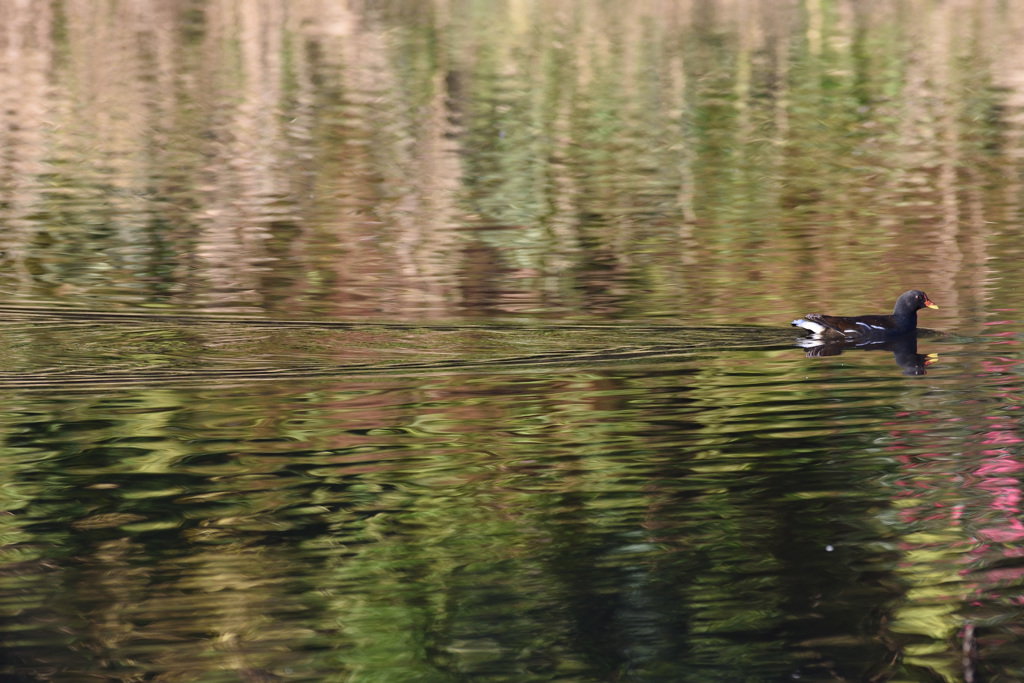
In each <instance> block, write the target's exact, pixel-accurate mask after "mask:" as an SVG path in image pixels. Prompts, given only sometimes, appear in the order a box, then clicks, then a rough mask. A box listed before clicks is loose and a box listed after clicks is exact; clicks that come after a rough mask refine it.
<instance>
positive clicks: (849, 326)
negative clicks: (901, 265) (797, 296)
mask: <svg viewBox="0 0 1024 683" xmlns="http://www.w3.org/2000/svg"><path fill="white" fill-rule="evenodd" d="M926 306H927V307H928V308H936V309H937V308H938V306H937V305H935V303H933V302H932V301H931V299H929V298H928V295H927V294H925V293H924V292H922V291H921V290H919V289H911V290H910V291H907V292H903V294H900V298H899V299H896V307H895V308H893V311H892V315H858V316H851V317H844V316H836V315H824V314H822V313H808V314H807V315H805V316H804V317H803V318H798V319H796V320H794V321H793V323H792V325H793V326H794V327H800V328H803V329H805V330H807V331H809V332H811V338H813V339H835V340H839V339H849V340H858V339H866V340H884V339H892V338H894V337H899V336H900V335H904V334H909V333H911V332H915V331H916V330H917V312H918V311H919V310H921V309H922V308H924V307H926Z"/></svg>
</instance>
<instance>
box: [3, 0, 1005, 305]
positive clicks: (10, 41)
mask: <svg viewBox="0 0 1024 683" xmlns="http://www.w3.org/2000/svg"><path fill="white" fill-rule="evenodd" d="M1011 5H1013V3H1011ZM0 13H2V17H0V18H2V19H3V21H4V26H5V27H6V31H5V33H4V34H3V36H2V38H0V39H2V41H3V44H2V49H3V55H4V57H3V62H4V63H3V68H2V69H0V79H2V80H0V85H2V86H3V87H2V91H3V92H4V93H6V96H5V97H4V99H5V107H4V108H3V111H2V112H0V117H2V118H3V119H4V120H3V121H2V123H3V124H4V125H3V133H0V135H2V136H3V140H2V142H3V145H4V148H5V149H6V150H7V154H6V155H5V158H4V159H3V160H2V161H0V179H2V185H0V193H2V198H3V207H2V209H0V218H2V219H3V221H4V224H5V226H7V229H6V230H5V232H4V234H3V235H2V237H0V240H2V247H3V249H4V250H6V252H7V254H8V260H9V263H10V272H9V273H7V274H6V280H5V282H4V283H3V284H4V285H5V286H7V287H8V288H11V289H12V290H14V291H15V292H16V293H18V294H19V295H20V296H24V297H34V298H39V297H58V298H60V297H76V296H81V295H85V296H87V297H88V298H102V299H104V300H110V299H112V298H113V299H118V298H120V299H121V300H124V301H128V302H130V303H137V302H138V301H139V299H138V298H135V299H133V297H139V296H140V294H139V293H140V291H142V292H145V291H147V286H148V285H147V284H146V283H151V282H154V281H157V282H158V283H159V284H160V286H161V289H160V292H161V294H160V299H159V300H160V302H161V303H165V304H170V305H177V306H186V307H199V308H214V309H218V310H224V309H229V310H246V311H254V310H266V309H270V310H275V311H279V312H288V313H296V314H297V313H300V312H302V311H303V310H313V311H319V312H323V311H325V310H328V311H333V312H334V313H336V314H338V315H360V314H362V315H379V314H391V315H395V316H403V317H415V316H451V315H460V314H465V313H466V312H468V311H472V310H481V311H491V312H499V313H509V312H526V313H543V312H545V311H551V312H554V313H561V312H566V311H569V312H575V311H593V312H595V313H598V314H604V313H622V312H623V311H625V310H632V309H627V308H626V307H625V305H624V304H623V303H622V302H623V301H624V300H636V301H638V302H639V303H637V304H636V305H635V309H636V310H639V311H643V312H646V313H648V314H649V313H656V314H668V313H675V314H676V315H679V314H684V315H685V314H686V313H689V312H693V313H696V314H701V313H706V312H709V311H717V310H721V309H722V308H723V307H728V306H729V304H730V303H731V302H735V301H737V300H738V299H739V300H742V301H743V302H744V304H745V305H744V310H745V311H747V315H746V319H747V320H750V321H751V322H769V321H771V322H777V320H778V319H779V318H778V316H779V315H781V313H782V312H783V311H785V312H786V313H787V315H791V314H792V313H793V312H792V311H790V310H789V309H791V308H792V307H793V306H794V305H797V304H795V303H794V302H795V301H799V302H802V301H803V300H805V298H806V297H805V295H804V293H805V290H806V283H807V281H808V278H813V279H814V281H815V283H816V287H817V290H818V291H817V293H816V295H815V297H814V298H815V300H816V301H817V302H818V303H819V305H822V306H829V305H836V302H839V301H848V302H849V303H850V304H851V305H853V304H858V305H863V306H866V305H872V306H876V305H878V304H877V302H878V299H879V298H880V297H881V294H880V293H882V292H885V293H886V294H888V293H890V292H898V291H900V290H902V289H905V288H906V287H908V286H910V285H913V286H918V287H921V288H924V289H926V290H927V291H929V292H930V293H931V294H932V295H933V296H935V297H936V299H937V300H941V301H942V303H943V313H942V315H945V316H948V318H947V320H956V319H957V318H958V316H959V315H960V314H961V313H962V312H963V311H964V310H972V309H977V308H979V307H982V306H983V305H984V301H985V300H986V299H987V298H988V297H989V296H990V288H991V282H992V279H993V278H992V276H993V271H994V270H995V269H997V267H998V264H996V266H993V264H992V262H991V261H992V258H993V256H994V252H999V251H1000V247H1001V243H1000V238H999V234H998V232H999V231H998V228H996V227H993V226H1001V225H1015V221H1016V219H1017V216H1019V214H1020V206H1019V203H1020V202H1019V197H1020V194H1021V193H1020V192H1019V189H1020V188H1019V187H1018V185H1019V180H1018V178H1019V176H1020V173H1019V170H1018V167H1019V163H1020V162H1019V157H1020V155H1019V149H1018V148H1019V147H1020V141H1021V122H1022V118H1021V110H1022V108H1024V107H1022V104H1024V76H1022V75H1021V72H1022V68H1021V66H1020V64H1022V63H1024V62H1022V61H1021V59H1020V58H1021V56H1022V55H1021V51H1022V50H1024V48H1022V47H1021V45H1024V41H1021V40H1020V37H1021V34H1022V30H1024V27H1022V22H1024V19H1022V18H1021V17H1022V16H1024V13H1021V12H1018V11H1014V7H1012V6H1010V5H1002V4H999V3H995V2H981V3H978V2H966V1H960V2H949V3H942V4H939V5H935V4H933V3H926V2H919V1H910V2H904V3H896V4H893V3H887V2H870V3H857V2H839V3H834V4H824V3H819V2H809V3H797V2H785V3H775V2H755V1H752V0H743V1H735V2H728V1H724V0H723V1H721V2H713V3H697V2H687V1H682V0H680V1H678V2H668V1H666V2H654V1H651V2H640V3H630V5H629V6H628V7H625V6H622V7H620V6H595V5H593V4H592V3H586V2H570V3H561V2H544V3H539V4H529V3H519V2H511V3H507V4H502V3H495V4H488V5H486V6H476V5H470V4H462V3H449V2H435V3H418V2H417V3H411V4H409V5H408V6H406V5H403V4H402V3H397V4H395V5H389V6H384V7H377V6H373V5H364V4H362V3H358V2H354V3H328V2H289V3H285V2H263V3H255V2H227V1H223V2H211V3H207V4H203V5H199V6H195V7H192V6H184V5H177V4H174V3H163V2H143V3H127V2H125V3H112V4H110V5H107V6H105V7H104V8H103V10H102V11H97V8H96V6H95V5H94V4H93V3H88V2H64V3H53V4H39V3H14V4H5V5H4V7H3V8H0ZM986 117H996V118H997V119H998V120H997V121H987V120H986ZM986 139H988V140H989V142H986ZM90 230H93V231H96V232H104V233H106V232H110V231H112V232H113V236H111V235H109V234H105V235H104V236H103V239H101V240H99V239H94V238H93V237H92V236H89V235H88V234H87V235H86V236H83V232H85V233H89V232H90ZM41 239H45V240H47V241H50V240H52V241H53V242H54V243H55V244H51V246H50V247H49V250H48V251H46V252H45V253H44V254H43V255H42V256H40V250H39V247H38V245H39V242H40V240H41ZM638 247H639V248H638ZM69 254H79V255H80V254H87V255H88V258H87V259H86V262H85V263H84V264H83V262H82V259H81V258H80V257H79V256H75V257H72V256H69ZM168 254H170V255H168ZM995 256H996V258H998V254H995ZM40 262H41V264H40ZM594 263H600V264H601V266H602V267H601V268H594V267H593V265H592V264H594ZM40 269H41V270H43V271H45V275H44V276H41V275H40V273H39V271H40ZM72 271H74V272H72ZM864 273H870V275H871V280H872V281H871V282H870V284H869V286H864V284H863V282H862V280H863V274H864ZM737 274H740V275H741V276H740V277H737ZM855 274H859V275H855ZM851 283H854V284H857V286H858V287H860V288H861V289H862V290H863V291H862V292H852V293H851V292H850V289H851ZM851 294H852V296H851ZM143 299H145V297H143ZM325 307H326V308H325ZM797 313H799V311H797Z"/></svg>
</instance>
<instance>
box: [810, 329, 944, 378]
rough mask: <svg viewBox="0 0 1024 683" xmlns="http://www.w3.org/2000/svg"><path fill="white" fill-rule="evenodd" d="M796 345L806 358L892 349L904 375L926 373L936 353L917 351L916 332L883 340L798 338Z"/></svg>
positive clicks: (937, 356)
mask: <svg viewBox="0 0 1024 683" xmlns="http://www.w3.org/2000/svg"><path fill="white" fill-rule="evenodd" d="M796 345H797V346H802V347H803V348H804V349H805V350H806V351H807V357H808V358H818V357H821V356H838V355H839V354H841V353H842V352H843V351H845V350H847V349H860V350H863V351H892V355H893V358H894V359H895V361H896V365H898V366H900V367H901V368H903V374H904V375H924V374H927V373H926V371H925V368H926V367H927V366H929V365H931V364H932V363H934V362H935V361H936V360H938V358H939V355H938V354H937V353H918V352H917V332H911V333H909V334H904V335H901V336H899V337H896V338H895V339H886V340H884V341H859V342H858V341H851V340H849V339H829V340H822V339H811V338H805V339H798V340H797V341H796Z"/></svg>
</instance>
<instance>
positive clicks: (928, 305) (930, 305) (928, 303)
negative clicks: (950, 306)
mask: <svg viewBox="0 0 1024 683" xmlns="http://www.w3.org/2000/svg"><path fill="white" fill-rule="evenodd" d="M924 305H925V306H927V307H928V308H934V309H936V310H938V308H939V307H938V306H937V305H936V304H934V303H933V302H932V300H931V299H925V300H924Z"/></svg>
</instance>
